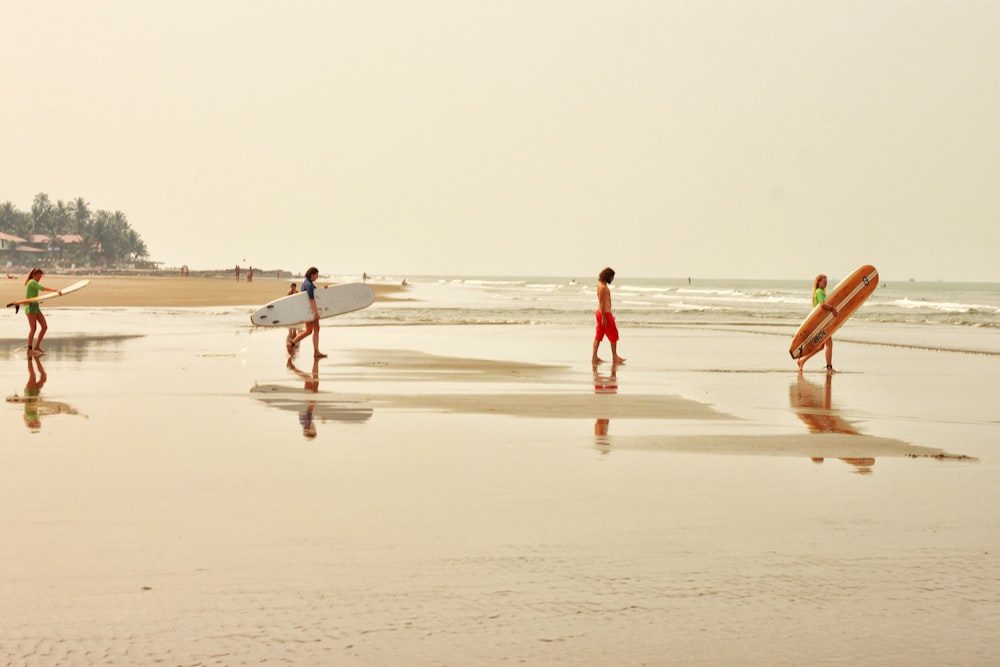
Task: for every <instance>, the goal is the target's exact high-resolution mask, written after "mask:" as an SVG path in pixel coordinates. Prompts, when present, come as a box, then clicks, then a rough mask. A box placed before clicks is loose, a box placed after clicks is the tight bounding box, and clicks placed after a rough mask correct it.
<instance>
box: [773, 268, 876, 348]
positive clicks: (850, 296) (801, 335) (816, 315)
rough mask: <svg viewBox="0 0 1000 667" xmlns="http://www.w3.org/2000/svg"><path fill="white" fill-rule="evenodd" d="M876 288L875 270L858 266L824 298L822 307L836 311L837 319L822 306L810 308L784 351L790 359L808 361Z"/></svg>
mask: <svg viewBox="0 0 1000 667" xmlns="http://www.w3.org/2000/svg"><path fill="white" fill-rule="evenodd" d="M876 287H878V270H877V269H876V268H875V267H874V266H871V265H868V264H866V265H864V266H859V267H858V268H857V269H855V270H854V272H853V273H852V274H851V275H849V276H847V277H846V278H844V279H843V280H841V281H840V283H839V284H838V285H837V286H836V287H834V288H833V291H831V292H830V293H829V294H827V295H826V303H828V304H829V305H831V306H833V307H834V308H836V309H837V317H834V316H833V313H831V312H830V311H828V310H827V309H826V308H823V306H822V305H817V306H816V307H815V308H813V309H812V312H811V313H809V317H807V318H806V319H805V321H804V322H803V323H802V326H800V327H799V330H798V331H796V332H795V336H794V337H793V338H792V346H791V347H790V348H788V353H789V354H791V355H792V359H801V358H803V357H809V356H811V355H812V354H814V353H815V352H816V350H818V349H819V348H821V347H823V346H824V345H825V344H826V341H827V339H829V338H830V336H832V335H833V332H835V331H836V330H837V329H839V328H840V326H841V325H842V324H843V323H844V322H846V321H847V318H849V317H850V316H851V315H853V314H854V311H856V310H857V309H858V308H860V307H861V304H863V303H864V302H865V301H867V300H868V297H870V296H871V295H872V292H874V291H875V288H876Z"/></svg>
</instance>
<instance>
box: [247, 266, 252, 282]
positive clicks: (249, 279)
mask: <svg viewBox="0 0 1000 667" xmlns="http://www.w3.org/2000/svg"><path fill="white" fill-rule="evenodd" d="M247 282H248V283H252V282H253V267H252V266H251V267H250V268H249V269H247Z"/></svg>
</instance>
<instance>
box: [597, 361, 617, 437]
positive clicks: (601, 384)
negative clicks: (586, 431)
mask: <svg viewBox="0 0 1000 667" xmlns="http://www.w3.org/2000/svg"><path fill="white" fill-rule="evenodd" d="M594 393H595V394H617V393H618V364H611V373H610V374H609V375H602V374H601V373H599V372H598V371H597V366H596V365H595V366H594ZM610 424H611V420H610V419H607V418H603V417H602V418H599V419H598V420H597V421H595V422H594V435H595V436H598V437H603V436H606V435H607V434H608V426H609V425H610Z"/></svg>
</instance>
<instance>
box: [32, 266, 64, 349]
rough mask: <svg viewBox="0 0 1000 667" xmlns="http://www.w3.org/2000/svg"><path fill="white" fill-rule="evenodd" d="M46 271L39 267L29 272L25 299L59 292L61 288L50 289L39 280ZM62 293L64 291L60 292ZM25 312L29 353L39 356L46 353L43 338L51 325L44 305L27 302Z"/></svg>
mask: <svg viewBox="0 0 1000 667" xmlns="http://www.w3.org/2000/svg"><path fill="white" fill-rule="evenodd" d="M43 275H45V272H44V271H42V270H41V269H39V268H34V269H32V270H31V272H30V273H29V274H28V279H27V280H25V281H24V284H25V285H26V286H27V288H26V289H25V291H24V298H25V299H34V298H35V297H36V296H38V295H39V294H41V293H42V292H59V290H54V289H50V288H48V287H45V286H43V285H42V284H41V283H40V282H38V281H39V280H41V278H42V276H43ZM59 293H60V294H62V292H59ZM24 314H25V315H27V316H28V355H29V356H32V357H37V356H39V355H41V354H45V350H43V349H42V339H43V338H45V332H46V331H48V328H49V325H48V323H47V322H46V321H45V316H44V315H42V307H41V306H40V305H39V304H38V302H35V303H27V304H25V307H24ZM36 329H37V330H38V339H37V340H36V339H35V330H36Z"/></svg>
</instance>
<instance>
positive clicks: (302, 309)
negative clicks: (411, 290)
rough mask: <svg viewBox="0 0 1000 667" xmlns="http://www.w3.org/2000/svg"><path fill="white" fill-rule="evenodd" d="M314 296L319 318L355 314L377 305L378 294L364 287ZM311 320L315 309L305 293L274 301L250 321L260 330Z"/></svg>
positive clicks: (330, 290) (330, 288)
mask: <svg viewBox="0 0 1000 667" xmlns="http://www.w3.org/2000/svg"><path fill="white" fill-rule="evenodd" d="M315 295H316V307H317V308H318V309H319V316H320V318H324V317H333V316H334V315H343V314H344V313H352V312H354V311H355V310H361V309H362V308H367V307H368V306H370V305H372V304H373V303H375V292H373V291H372V288H371V287H369V286H368V285H365V284H362V283H348V284H346V285H332V286H327V287H320V288H317V289H316V291H315ZM312 320H313V312H312V306H310V305H309V295H308V294H306V293H305V292H299V293H298V294H290V295H288V296H283V297H281V298H280V299H275V300H274V301H272V302H271V303H269V304H267V305H266V306H263V307H262V308H259V309H258V310H257V311H256V312H254V314H253V315H251V316H250V321H251V322H253V323H254V324H256V325H257V326H259V327H278V326H281V327H291V326H295V325H296V324H302V323H303V322H312Z"/></svg>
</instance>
